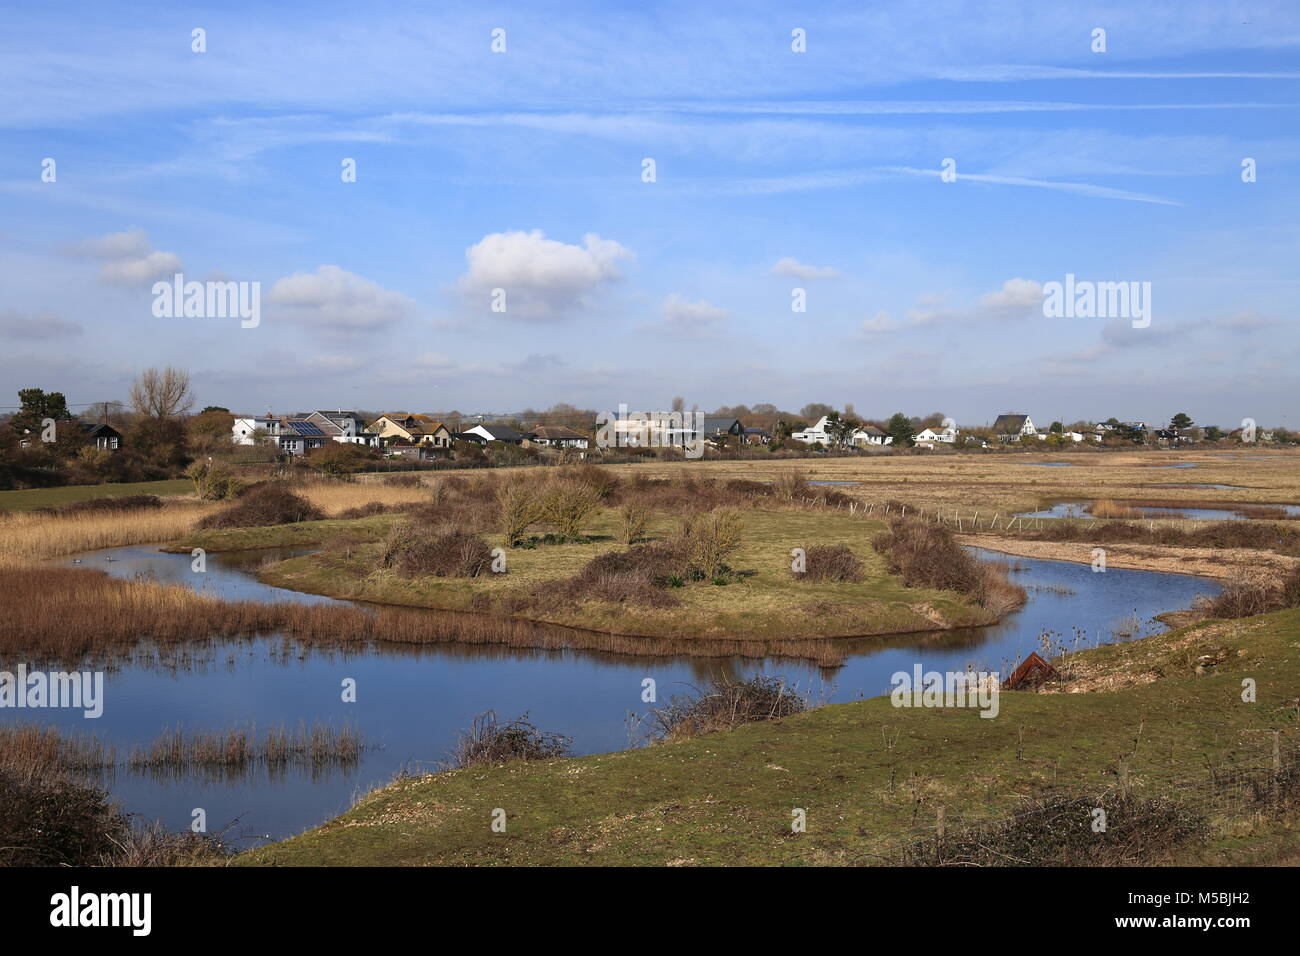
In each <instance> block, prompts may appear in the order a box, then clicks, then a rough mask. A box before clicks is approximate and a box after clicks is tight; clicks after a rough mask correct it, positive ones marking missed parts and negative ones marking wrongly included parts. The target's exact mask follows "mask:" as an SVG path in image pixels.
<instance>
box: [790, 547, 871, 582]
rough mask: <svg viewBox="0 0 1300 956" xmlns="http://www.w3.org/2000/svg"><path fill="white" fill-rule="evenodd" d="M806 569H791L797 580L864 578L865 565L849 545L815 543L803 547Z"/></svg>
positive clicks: (848, 579) (850, 580) (820, 580)
mask: <svg viewBox="0 0 1300 956" xmlns="http://www.w3.org/2000/svg"><path fill="white" fill-rule="evenodd" d="M803 553H804V570H803V571H791V575H792V576H793V577H794V578H795V580H797V581H818V582H822V581H849V582H854V583H856V582H858V581H861V580H862V577H863V574H864V573H865V566H864V565H863V563H862V562H861V561H860V560H859V559H858V557H857V555H855V554H854V553H853V552H852V551H851V550H850V549H849V547H848V546H847V545H843V544H815V545H811V546H810V547H806V548H804V549H803Z"/></svg>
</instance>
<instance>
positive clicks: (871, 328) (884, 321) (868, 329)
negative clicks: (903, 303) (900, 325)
mask: <svg viewBox="0 0 1300 956" xmlns="http://www.w3.org/2000/svg"><path fill="white" fill-rule="evenodd" d="M895 328H896V325H895V323H894V320H893V319H891V318H890V317H889V313H888V312H886V311H885V310H884V309H881V310H880V311H879V312H877V313H876V314H875V315H873V316H872V317H871V318H869V319H864V320H863V322H862V331H863V333H864V334H865V335H880V334H881V333H884V332H892V331H893V330H894V329H895Z"/></svg>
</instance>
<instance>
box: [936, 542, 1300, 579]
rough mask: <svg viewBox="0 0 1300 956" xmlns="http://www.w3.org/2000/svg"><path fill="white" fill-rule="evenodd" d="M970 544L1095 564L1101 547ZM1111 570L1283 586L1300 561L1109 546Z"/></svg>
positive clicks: (1238, 551)
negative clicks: (1281, 582) (1280, 582)
mask: <svg viewBox="0 0 1300 956" xmlns="http://www.w3.org/2000/svg"><path fill="white" fill-rule="evenodd" d="M957 540H958V541H960V542H961V543H962V544H964V545H969V546H972V547H976V548H984V549H986V550H988V551H997V552H999V553H1001V554H1010V555H1016V556H1018V557H1022V558H1039V559H1042V560H1047V561H1072V562H1075V563H1077V564H1091V563H1092V559H1093V558H1092V552H1093V549H1094V548H1096V547H1098V545H1095V544H1091V543H1089V542H1086V541H1026V540H1023V539H1019V538H1008V537H1001V536H999V535H983V534H967V535H959V536H958V537H957ZM1105 551H1106V566H1107V567H1110V568H1126V569H1131V570H1135V571H1163V572H1166V573H1168V574H1190V575H1195V576H1196V577H1205V578H1214V579H1215V580H1219V581H1250V580H1261V581H1264V580H1266V581H1277V580H1279V579H1280V578H1281V577H1282V576H1283V575H1285V574H1286V573H1288V572H1289V571H1291V570H1293V569H1294V568H1295V567H1297V565H1300V560H1298V559H1296V558H1290V557H1286V556H1285V555H1280V554H1273V553H1272V552H1269V551H1256V550H1252V549H1249V548H1179V547H1165V546H1160V545H1139V544H1107V545H1105Z"/></svg>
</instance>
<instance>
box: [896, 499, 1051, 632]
mask: <svg viewBox="0 0 1300 956" xmlns="http://www.w3.org/2000/svg"><path fill="white" fill-rule="evenodd" d="M871 546H872V547H873V548H874V549H875V550H876V551H877V552H878V553H880V554H882V555H884V557H885V560H886V563H887V567H888V569H889V571H890V573H891V574H898V575H900V576H901V577H902V579H903V584H905V585H906V586H907V587H925V588H934V589H936V590H941V591H958V592H960V593H962V594H969V595H970V596H971V597H973V598H974V599H975V601H976V602H977V603H979V604H980V605H981V606H983V607H985V608H988V609H989V610H1002V611H1005V610H1009V609H1011V608H1013V607H1016V606H1018V605H1019V604H1021V603H1023V602H1024V600H1025V592H1024V589H1023V588H1020V587H1017V586H1016V585H1014V584H1012V583H1011V581H1010V579H1009V578H1008V577H1007V574H1006V571H1005V569H1004V568H1001V567H999V566H998V565H995V564H991V563H987V562H982V561H979V560H977V559H976V558H974V557H973V556H971V555H970V554H969V553H968V552H967V551H966V550H965V549H964V548H963V547H962V546H961V545H959V544H958V543H957V542H956V540H955V539H954V538H953V536H952V533H951V532H949V531H948V529H947V528H945V527H943V526H941V525H937V524H928V523H926V522H923V521H918V520H913V519H910V518H890V519H889V527H888V529H887V530H885V531H882V532H881V533H880V534H878V535H876V537H875V538H874V539H873V540H872V542H871Z"/></svg>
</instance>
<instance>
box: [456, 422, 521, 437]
mask: <svg viewBox="0 0 1300 956" xmlns="http://www.w3.org/2000/svg"><path fill="white" fill-rule="evenodd" d="M474 428H481V429H483V431H485V432H487V433H488V435H489V436H490V437H491V440H492V441H521V440H522V439H523V437H524V436H523V435H521V434H519V432H517V431H515V430H514V429H513V428H511V427H510V426H509V425H475V426H474ZM474 428H471V429H469V431H473V430H474Z"/></svg>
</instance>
